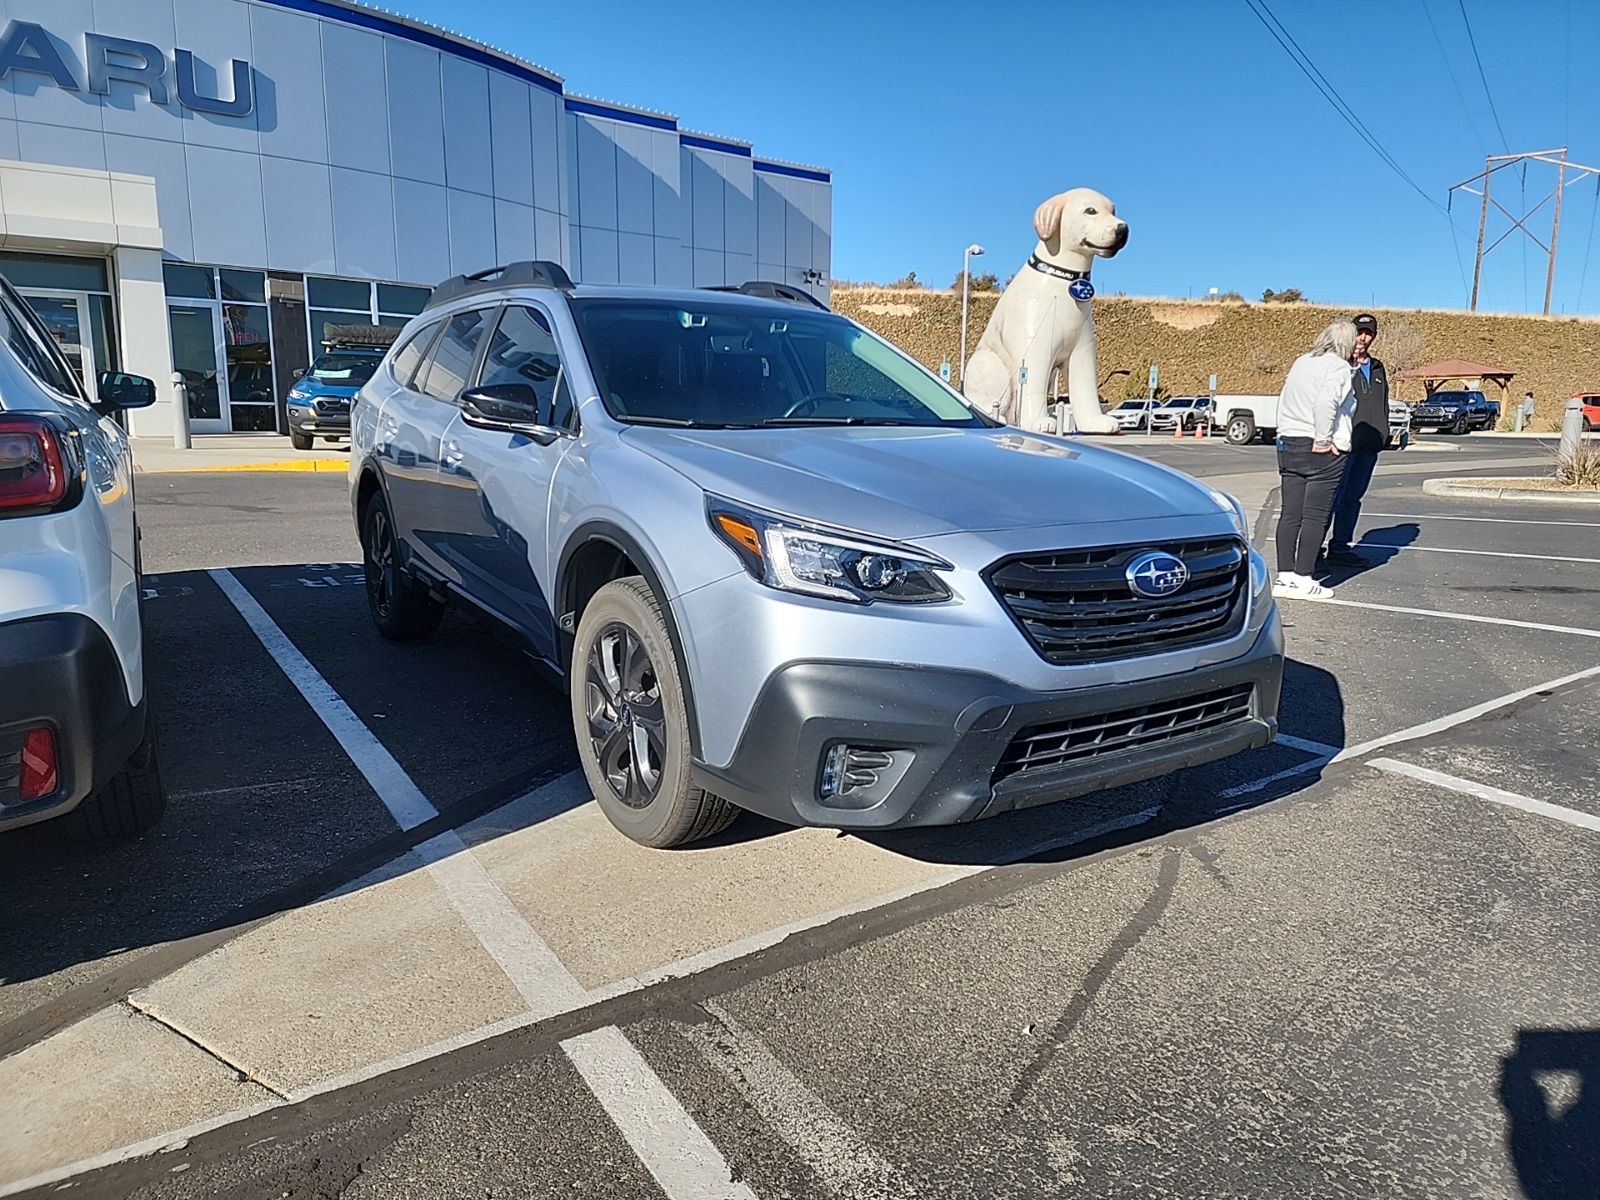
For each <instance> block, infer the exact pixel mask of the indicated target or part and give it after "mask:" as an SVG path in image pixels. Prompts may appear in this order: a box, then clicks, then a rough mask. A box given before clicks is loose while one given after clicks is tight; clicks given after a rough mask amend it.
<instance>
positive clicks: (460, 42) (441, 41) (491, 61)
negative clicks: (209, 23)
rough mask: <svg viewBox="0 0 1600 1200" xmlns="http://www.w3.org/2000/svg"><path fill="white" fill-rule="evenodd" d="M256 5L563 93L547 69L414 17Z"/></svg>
mask: <svg viewBox="0 0 1600 1200" xmlns="http://www.w3.org/2000/svg"><path fill="white" fill-rule="evenodd" d="M256 2H257V3H260V4H265V5H268V6H270V7H272V8H286V9H289V10H291V11H293V12H301V13H306V14H307V15H309V16H317V17H326V18H328V19H329V20H332V21H343V22H344V23H345V24H347V25H355V26H358V27H360V28H363V29H371V30H374V31H376V32H379V33H388V34H392V35H394V36H395V37H400V38H405V39H406V40H407V41H411V42H416V43H418V44H419V45H423V46H428V47H430V48H431V49H434V50H443V51H445V52H446V53H448V54H454V55H456V56H457V57H459V58H465V59H468V60H470V61H474V62H477V63H479V64H480V65H482V66H486V67H493V68H494V69H495V70H497V71H505V72H507V73H508V74H511V75H515V76H517V77H518V78H521V79H523V80H525V81H527V82H529V83H533V84H537V85H538V86H539V87H542V88H545V89H546V90H548V91H552V92H556V93H558V94H559V93H561V92H562V91H563V88H562V84H563V82H564V80H563V77H562V76H560V75H557V74H556V73H555V72H554V71H552V70H550V69H549V68H547V67H541V66H539V65H538V64H537V63H532V62H529V61H528V60H527V59H525V58H518V57H517V56H516V55H515V54H512V53H510V52H508V51H505V50H501V49H498V48H497V47H495V46H490V45H488V44H487V43H485V42H480V41H477V40H476V39H474V38H470V37H467V36H466V35H465V34H461V33H455V32H453V31H451V30H448V29H442V28H440V27H439V26H437V25H429V24H428V23H427V22H425V21H418V20H416V19H415V18H413V17H407V16H403V15H401V14H400V13H396V12H390V11H389V10H387V9H382V8H377V7H375V6H374V5H370V4H357V3H355V2H354V0H256Z"/></svg>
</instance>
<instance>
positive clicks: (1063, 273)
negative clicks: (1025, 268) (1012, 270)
mask: <svg viewBox="0 0 1600 1200" xmlns="http://www.w3.org/2000/svg"><path fill="white" fill-rule="evenodd" d="M1028 265H1029V266H1030V267H1032V268H1033V269H1034V270H1035V271H1038V272H1039V273H1040V274H1043V275H1048V276H1050V277H1051V278H1052V279H1087V278H1089V272H1087V271H1069V270H1067V269H1066V268H1065V267H1058V266H1056V265H1055V263H1049V262H1045V261H1044V259H1042V258H1040V257H1039V256H1038V255H1037V254H1033V255H1030V256H1029V257H1028Z"/></svg>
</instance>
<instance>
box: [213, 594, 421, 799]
mask: <svg viewBox="0 0 1600 1200" xmlns="http://www.w3.org/2000/svg"><path fill="white" fill-rule="evenodd" d="M208 574H209V575H210V576H211V579H212V581H213V582H214V583H215V584H216V585H217V586H218V587H219V588H221V589H222V594H223V595H224V596H226V597H227V598H228V599H229V600H230V601H231V602H232V603H233V606H234V608H236V609H238V610H239V615H240V616H241V617H243V618H244V620H245V624H246V625H248V626H250V629H251V631H252V632H253V633H254V634H255V635H256V637H257V638H259V639H260V640H261V644H262V645H263V646H265V647H266V650H267V653H268V654H270V655H271V656H272V661H273V662H275V663H277V664H278V666H279V667H280V668H281V669H282V671H283V673H284V674H285V675H287V676H288V677H289V682H290V683H292V684H294V687H295V691H297V692H299V693H300V694H301V695H302V696H303V697H305V701H306V703H307V704H309V705H310V706H311V711H312V712H314V713H316V715H317V718H318V719H319V720H320V721H321V722H322V723H323V724H324V725H326V726H327V727H328V732H329V733H331V734H333V736H334V738H335V740H337V741H338V743H339V745H340V746H342V747H343V748H344V752H345V754H346V755H348V756H349V758H350V761H351V762H353V763H354V764H355V766H356V770H358V771H360V772H361V774H362V776H363V777H364V778H365V779H366V781H367V782H368V783H369V784H371V785H372V790H373V791H374V792H376V793H377V794H378V799H379V800H382V801H383V806H384V807H385V808H387V809H388V810H389V813H390V815H391V816H393V817H394V819H395V823H396V824H398V825H399V826H400V828H401V829H414V828H416V827H417V826H418V825H421V824H422V823H423V822H424V821H431V820H432V819H433V818H434V817H437V816H438V815H439V810H438V809H437V808H435V807H434V806H433V805H431V804H429V803H428V801H427V799H426V798H425V797H424V796H423V794H422V792H421V791H420V790H419V789H418V788H417V785H416V784H414V783H412V782H411V777H410V776H409V775H407V774H406V773H405V772H404V771H403V770H401V769H400V764H399V763H397V762H395V760H394V756H393V755H392V754H390V753H389V752H388V751H387V750H385V749H384V747H383V743H382V742H380V741H379V740H378V739H377V738H376V737H375V736H374V735H373V733H372V731H371V730H370V729H368V728H367V727H366V726H365V725H363V724H362V723H361V718H360V717H358V716H356V714H355V713H354V712H353V711H352V710H351V708H350V706H349V705H348V704H346V703H345V702H344V699H343V698H342V697H341V696H340V695H339V693H338V692H336V691H334V690H333V686H332V685H331V684H330V683H329V682H328V681H327V680H326V679H324V678H323V677H322V676H321V675H319V674H318V673H317V669H316V668H315V667H313V666H312V665H311V662H310V660H309V659H307V658H306V656H305V655H304V654H301V653H300V651H299V650H297V649H296V648H295V645H294V643H293V642H291V641H290V640H289V638H288V637H287V635H285V634H284V632H283V630H281V629H279V628H278V626H277V625H276V624H275V623H274V622H273V620H272V618H271V617H269V616H267V611H266V609H264V608H262V607H261V605H259V604H257V603H256V598H255V597H254V596H252V595H251V594H250V593H249V592H247V591H245V589H244V585H243V584H242V583H240V582H239V581H238V580H237V579H235V578H234V577H233V572H231V571H226V570H216V571H210V572H208Z"/></svg>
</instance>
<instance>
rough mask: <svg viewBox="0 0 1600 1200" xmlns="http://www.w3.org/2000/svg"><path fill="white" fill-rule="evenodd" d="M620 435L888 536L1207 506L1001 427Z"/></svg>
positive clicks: (766, 498)
mask: <svg viewBox="0 0 1600 1200" xmlns="http://www.w3.org/2000/svg"><path fill="white" fill-rule="evenodd" d="M622 437H623V440H624V441H625V442H627V443H628V444H629V445H631V446H634V447H635V448H637V449H639V450H641V451H643V452H644V453H646V454H649V455H650V456H651V457H653V458H655V459H657V460H659V461H660V462H663V463H665V464H666V465H668V466H670V467H672V468H673V469H675V470H677V471H678V472H680V473H681V474H683V475H684V476H685V477H687V478H688V479H689V480H691V481H692V482H694V483H696V484H698V485H699V486H700V487H702V488H704V489H705V490H706V491H708V492H712V493H715V494H717V495H719V496H722V497H725V498H726V499H729V500H733V501H736V502H738V503H742V504H748V505H750V506H751V507H753V508H762V509H767V510H769V511H772V512H777V513H781V514H784V515H787V516H791V517H797V518H802V519H806V520H810V521H815V522H817V523H819V524H825V525H833V526H838V527H843V528H846V529H856V530H861V531H863V532H868V533H873V534H877V535H879V536H882V537H887V538H894V539H899V540H904V539H911V538H919V537H931V536H936V535H939V534H946V533H956V532H976V531H987V530H1004V529H1018V528H1025V527H1031V526H1037V527H1040V528H1045V527H1051V526H1059V525H1061V524H1062V523H1063V522H1071V521H1074V520H1080V519H1081V520H1084V521H1093V522H1096V523H1105V522H1108V521H1150V520H1156V519H1161V518H1166V517H1175V516H1195V515H1201V514H1205V515H1214V514H1216V513H1217V511H1218V505H1217V501H1216V499H1215V498H1214V497H1215V493H1214V492H1213V491H1212V490H1211V489H1210V488H1208V487H1206V486H1205V485H1203V484H1201V483H1199V482H1198V481H1196V480H1194V479H1192V478H1190V477H1189V476H1187V475H1183V474H1180V473H1179V472H1177V471H1173V470H1169V469H1168V468H1166V467H1161V466H1157V465H1156V464H1154V463H1151V462H1147V461H1145V460H1143V459H1139V458H1135V457H1133V456H1132V455H1129V454H1122V453H1118V452H1116V451H1112V450H1107V449H1102V448H1100V447H1098V446H1090V445H1084V444H1082V443H1077V442H1070V441H1067V440H1065V439H1062V438H1055V437H1046V436H1042V435H1036V434H1027V433H1023V432H1021V431H1019V430H1016V429H1010V428H1002V429H908V428H871V427H868V428H861V427H837V428H815V427H814V428H808V429H783V430H755V429H748V430H739V429H728V430H675V429H663V428H653V427H652V428H646V427H643V426H633V427H631V428H629V429H627V430H626V431H625V432H624V433H623V434H622Z"/></svg>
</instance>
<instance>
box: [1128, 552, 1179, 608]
mask: <svg viewBox="0 0 1600 1200" xmlns="http://www.w3.org/2000/svg"><path fill="white" fill-rule="evenodd" d="M1124 578H1126V579H1127V581H1128V588H1129V590H1130V591H1132V592H1133V594H1134V595H1135V596H1143V597H1145V598H1146V599H1147V600H1159V599H1161V598H1162V597H1163V596H1170V595H1172V594H1173V593H1174V592H1179V591H1182V590H1183V585H1184V584H1186V583H1188V582H1189V567H1188V565H1187V564H1186V563H1185V562H1184V561H1183V559H1181V558H1177V557H1174V556H1173V555H1171V554H1168V553H1167V552H1166V551H1164V550H1150V551H1147V552H1146V553H1144V554H1141V555H1139V557H1137V558H1135V559H1134V560H1133V561H1132V562H1131V563H1129V564H1128V569H1127V571H1126V572H1124Z"/></svg>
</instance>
